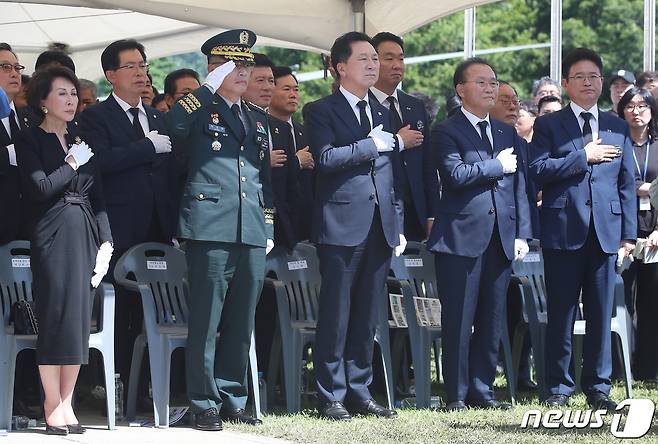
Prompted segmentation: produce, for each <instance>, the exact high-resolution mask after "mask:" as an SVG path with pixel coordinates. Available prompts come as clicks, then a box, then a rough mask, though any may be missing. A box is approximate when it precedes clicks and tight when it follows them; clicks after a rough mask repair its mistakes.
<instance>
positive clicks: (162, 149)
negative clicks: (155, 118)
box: [146, 130, 171, 154]
mask: <svg viewBox="0 0 658 444" xmlns="http://www.w3.org/2000/svg"><path fill="white" fill-rule="evenodd" d="M146 138H147V139H149V140H150V141H151V143H153V146H154V147H155V152H156V153H158V154H160V153H170V152H171V139H170V138H169V136H165V135H164V134H158V132H157V131H156V130H153V131H149V133H148V134H147V135H146Z"/></svg>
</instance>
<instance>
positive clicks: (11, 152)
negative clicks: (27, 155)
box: [7, 143, 18, 166]
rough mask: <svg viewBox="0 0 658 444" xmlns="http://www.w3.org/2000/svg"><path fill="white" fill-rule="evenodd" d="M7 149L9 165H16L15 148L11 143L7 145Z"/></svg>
mask: <svg viewBox="0 0 658 444" xmlns="http://www.w3.org/2000/svg"><path fill="white" fill-rule="evenodd" d="M7 151H9V165H12V166H18V163H16V148H14V144H13V143H12V144H11V145H7Z"/></svg>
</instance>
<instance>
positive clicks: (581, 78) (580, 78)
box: [568, 74, 603, 83]
mask: <svg viewBox="0 0 658 444" xmlns="http://www.w3.org/2000/svg"><path fill="white" fill-rule="evenodd" d="M568 79H573V80H575V81H576V82H578V83H585V80H587V81H588V82H596V81H597V80H603V76H601V75H598V74H590V75H587V76H586V75H584V74H576V75H575V76H571V77H568Z"/></svg>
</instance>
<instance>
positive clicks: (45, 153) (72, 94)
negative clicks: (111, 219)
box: [16, 67, 112, 435]
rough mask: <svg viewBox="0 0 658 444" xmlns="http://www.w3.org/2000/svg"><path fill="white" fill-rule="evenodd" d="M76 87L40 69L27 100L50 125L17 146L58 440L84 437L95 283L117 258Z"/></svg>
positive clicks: (51, 428) (65, 76)
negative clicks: (82, 391)
mask: <svg viewBox="0 0 658 444" xmlns="http://www.w3.org/2000/svg"><path fill="white" fill-rule="evenodd" d="M77 89H78V80H77V78H76V77H75V74H73V72H72V71H70V70H69V69H68V68H63V67H53V68H49V69H46V70H44V71H40V72H37V73H36V74H35V75H34V77H33V79H32V81H31V82H30V85H29V88H28V92H27V100H28V104H29V105H30V107H31V108H32V109H33V110H34V112H35V113H37V115H39V116H41V117H42V118H43V121H42V123H41V125H39V126H35V127H32V128H30V129H27V130H25V131H23V132H21V134H20V135H19V137H18V140H17V141H16V153H17V160H18V167H19V171H20V174H21V180H22V182H23V184H24V189H25V195H26V197H27V199H28V202H29V204H28V205H29V209H30V233H31V234H30V241H31V249H32V258H31V266H32V273H33V279H34V281H33V292H34V298H35V301H36V302H35V303H36V315H37V320H38V323H39V335H38V339H37V350H36V355H37V364H38V365H39V374H40V376H41V382H42V384H43V388H44V393H45V402H44V414H45V419H46V431H47V432H48V433H49V434H59V435H65V434H67V433H83V432H84V428H83V427H81V426H80V424H79V422H78V420H77V418H76V416H75V414H74V413H73V408H72V407H71V399H72V396H73V390H74V388H75V383H76V380H77V377H78V372H79V370H80V364H86V363H87V361H88V357H89V328H90V326H89V324H90V318H91V297H92V293H91V292H92V286H94V287H95V286H97V285H98V284H99V283H100V280H101V279H102V277H103V275H104V274H105V273H107V270H108V267H109V261H110V257H111V254H112V237H111V234H110V227H109V223H108V220H107V215H106V213H105V208H104V203H103V200H102V197H101V196H102V194H101V192H102V190H101V183H100V176H99V173H98V170H97V168H96V166H95V163H94V161H93V159H92V156H93V152H92V151H91V149H90V148H89V147H88V146H87V145H86V144H85V143H84V141H83V139H82V136H81V135H80V134H79V133H78V132H77V131H76V130H77V125H75V124H71V123H70V122H71V121H72V120H73V118H74V117H75V110H76V108H77V105H78V97H77ZM90 160H91V161H90Z"/></svg>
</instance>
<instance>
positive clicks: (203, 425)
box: [194, 407, 222, 431]
mask: <svg viewBox="0 0 658 444" xmlns="http://www.w3.org/2000/svg"><path fill="white" fill-rule="evenodd" d="M194 428H195V429H198V430H208V431H218V430H222V418H220V417H219V412H218V411H217V409H216V408H215V407H210V408H209V409H206V410H204V411H203V412H200V413H197V414H196V415H194Z"/></svg>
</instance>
